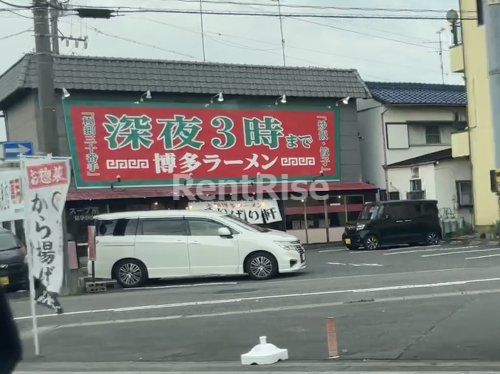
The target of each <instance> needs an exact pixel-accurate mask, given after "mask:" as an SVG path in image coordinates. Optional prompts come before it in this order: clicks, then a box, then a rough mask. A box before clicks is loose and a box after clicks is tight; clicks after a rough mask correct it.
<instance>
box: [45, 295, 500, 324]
mask: <svg viewBox="0 0 500 374" xmlns="http://www.w3.org/2000/svg"><path fill="white" fill-rule="evenodd" d="M493 293H500V289H498V288H497V289H491V290H474V291H452V292H443V293H437V294H436V293H431V294H423V295H408V296H392V297H382V298H378V299H373V300H370V301H369V302H370V303H386V302H395V301H415V300H425V299H435V298H443V297H453V296H474V295H485V294H493ZM355 301H356V300H352V301H333V302H329V303H316V304H303V305H289V306H280V307H270V308H260V309H247V310H233V311H227V312H216V313H200V314H188V315H171V316H161V317H142V318H131V319H119V320H106V321H92V322H78V323H68V324H62V325H56V326H50V327H51V328H54V329H65V328H75V327H89V326H102V325H111V324H115V323H117V324H123V323H137V322H153V321H162V320H177V319H197V318H210V317H224V316H232V315H241V314H256V313H270V312H283V311H288V310H304V309H314V308H316V309H317V308H325V307H332V306H355V305H358V304H357V303H356V302H355ZM47 329H48V328H47Z"/></svg>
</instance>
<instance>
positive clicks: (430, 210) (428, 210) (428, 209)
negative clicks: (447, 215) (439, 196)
mask: <svg viewBox="0 0 500 374" xmlns="http://www.w3.org/2000/svg"><path fill="white" fill-rule="evenodd" d="M422 207H423V210H424V214H432V215H437V214H438V208H437V206H436V204H435V203H424V204H423V205H422Z"/></svg>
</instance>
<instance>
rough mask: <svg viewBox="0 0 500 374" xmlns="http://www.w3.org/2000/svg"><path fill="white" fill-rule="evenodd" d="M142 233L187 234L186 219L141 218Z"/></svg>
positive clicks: (140, 231)
mask: <svg viewBox="0 0 500 374" xmlns="http://www.w3.org/2000/svg"><path fill="white" fill-rule="evenodd" d="M140 226H141V229H140V230H139V233H142V235H187V228H186V221H185V220H184V219H182V218H159V219H143V220H141V225H140Z"/></svg>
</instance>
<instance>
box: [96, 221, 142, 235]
mask: <svg viewBox="0 0 500 374" xmlns="http://www.w3.org/2000/svg"><path fill="white" fill-rule="evenodd" d="M136 229H137V220H136V219H128V218H120V219H114V220H108V221H99V222H98V227H97V236H124V235H135V232H136Z"/></svg>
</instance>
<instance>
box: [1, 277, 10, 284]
mask: <svg viewBox="0 0 500 374" xmlns="http://www.w3.org/2000/svg"><path fill="white" fill-rule="evenodd" d="M9 283H10V281H9V277H0V286H8V285H9Z"/></svg>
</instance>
